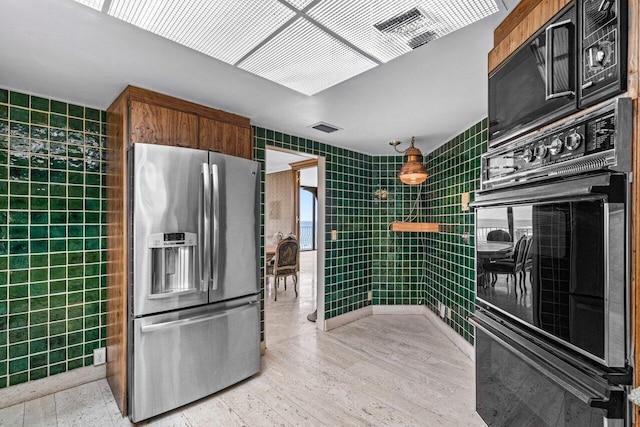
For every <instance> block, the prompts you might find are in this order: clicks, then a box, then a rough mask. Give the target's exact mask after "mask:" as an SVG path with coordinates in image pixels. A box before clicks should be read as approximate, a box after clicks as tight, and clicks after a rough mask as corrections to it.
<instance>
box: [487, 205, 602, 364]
mask: <svg viewBox="0 0 640 427" xmlns="http://www.w3.org/2000/svg"><path fill="white" fill-rule="evenodd" d="M608 207H609V206H608V204H607V203H606V199H605V198H603V197H602V198H601V197H595V198H590V199H582V200H561V201H546V202H539V203H530V204H521V205H511V206H498V207H483V208H479V209H477V211H476V222H477V223H476V246H477V248H476V249H477V257H478V259H477V267H478V291H477V296H478V299H479V300H481V301H483V302H485V303H488V304H490V305H491V306H493V307H495V308H498V309H499V310H501V311H502V312H504V313H506V314H508V315H510V316H512V317H514V318H516V319H517V320H519V321H521V322H524V323H526V324H528V325H531V326H533V327H535V328H536V329H538V330H540V331H543V332H545V333H546V334H548V335H551V336H552V337H554V338H556V339H558V340H561V341H564V342H566V343H569V344H571V345H572V346H574V347H576V348H577V349H580V350H582V351H583V352H586V353H588V354H590V355H593V356H595V357H596V358H597V359H605V344H606V343H605V340H606V334H605V322H606V320H607V317H606V313H605V293H606V291H607V281H606V280H605V275H606V274H607V259H606V258H607V253H606V249H607V247H608V246H607V245H608V243H609V242H608V236H607V233H606V225H607V224H608Z"/></svg>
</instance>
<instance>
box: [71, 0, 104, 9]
mask: <svg viewBox="0 0 640 427" xmlns="http://www.w3.org/2000/svg"><path fill="white" fill-rule="evenodd" d="M76 1H77V2H78V3H82V4H83V5H85V6H89V7H90V8H92V9H95V10H100V11H101V10H102V5H103V4H104V0H76Z"/></svg>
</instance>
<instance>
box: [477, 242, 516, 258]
mask: <svg viewBox="0 0 640 427" xmlns="http://www.w3.org/2000/svg"><path fill="white" fill-rule="evenodd" d="M512 252H513V243H512V242H488V241H479V242H476V254H477V256H478V258H486V259H496V258H506V257H508V256H509V255H511V253H512Z"/></svg>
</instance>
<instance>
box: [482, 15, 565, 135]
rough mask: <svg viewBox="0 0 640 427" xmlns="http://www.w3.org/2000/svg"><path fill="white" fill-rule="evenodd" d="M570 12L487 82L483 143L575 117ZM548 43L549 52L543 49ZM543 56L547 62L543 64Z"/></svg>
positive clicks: (543, 31) (522, 48)
mask: <svg viewBox="0 0 640 427" xmlns="http://www.w3.org/2000/svg"><path fill="white" fill-rule="evenodd" d="M575 21H576V18H575V7H571V8H570V9H569V10H568V11H567V12H565V13H564V14H563V15H561V16H559V17H558V18H557V19H556V20H555V21H554V23H553V24H551V25H550V26H549V27H547V28H549V31H547V29H546V28H545V29H543V30H542V31H541V32H540V33H539V34H538V35H537V36H535V37H534V38H533V39H532V40H531V41H529V42H528V43H527V44H525V45H524V46H522V47H521V48H520V49H519V50H518V51H517V52H516V53H515V54H514V55H513V56H512V57H510V58H509V59H507V60H506V61H505V62H504V64H503V65H501V66H500V68H498V69H497V70H496V71H495V72H494V73H492V74H491V75H490V76H489V139H490V140H493V139H498V138H500V139H504V138H503V137H505V138H508V137H509V136H515V135H517V134H520V133H522V132H524V131H526V130H527V129H531V128H533V127H534V126H540V125H542V124H544V123H549V122H551V121H552V120H554V119H556V118H559V117H561V116H563V115H566V114H569V113H571V112H573V111H577V106H576V101H575V96H574V92H575V77H576V72H575V60H574V56H575ZM547 37H550V38H551V39H552V40H551V43H552V46H547V42H548V40H547ZM548 55H550V56H551V60H549V58H548Z"/></svg>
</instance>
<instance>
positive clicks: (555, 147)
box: [549, 136, 564, 156]
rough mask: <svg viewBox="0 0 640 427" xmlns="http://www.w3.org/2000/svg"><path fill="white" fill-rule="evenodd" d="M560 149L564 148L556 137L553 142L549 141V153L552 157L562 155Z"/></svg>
mask: <svg viewBox="0 0 640 427" xmlns="http://www.w3.org/2000/svg"><path fill="white" fill-rule="evenodd" d="M562 147H564V143H563V142H562V140H561V139H560V138H558V137H557V136H556V137H555V138H554V139H553V141H551V145H549V153H551V155H552V156H555V155H556V154H560V153H562Z"/></svg>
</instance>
